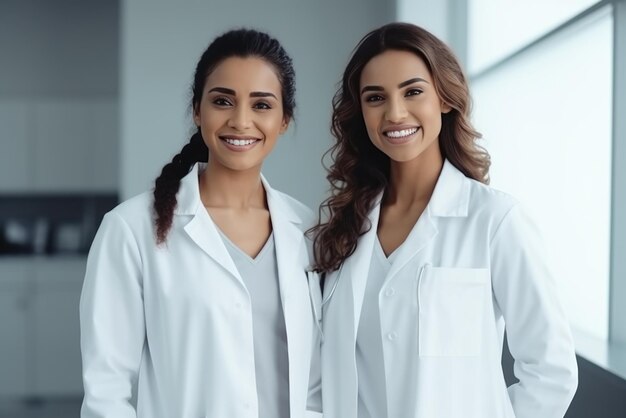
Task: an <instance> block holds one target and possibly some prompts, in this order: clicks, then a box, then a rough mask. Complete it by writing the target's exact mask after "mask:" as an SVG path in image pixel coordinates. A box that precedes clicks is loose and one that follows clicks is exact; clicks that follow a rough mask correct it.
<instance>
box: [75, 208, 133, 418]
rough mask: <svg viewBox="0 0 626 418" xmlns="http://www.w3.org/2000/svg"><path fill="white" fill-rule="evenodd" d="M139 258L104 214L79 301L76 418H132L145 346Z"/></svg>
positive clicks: (123, 231)
mask: <svg viewBox="0 0 626 418" xmlns="http://www.w3.org/2000/svg"><path fill="white" fill-rule="evenodd" d="M142 286H143V283H142V277H141V259H140V255H139V250H138V247H137V243H136V241H135V239H134V237H133V235H132V233H131V230H130V228H129V227H128V225H127V224H126V222H125V221H124V220H123V219H122V218H121V217H120V216H119V215H117V214H116V213H108V214H107V215H106V216H105V217H104V219H103V221H102V224H101V226H100V228H99V230H98V233H97V234H96V237H95V239H94V242H93V244H92V247H91V250H90V252H89V257H88V259H87V271H86V273H85V281H84V284H83V290H82V294H81V299H80V331H81V338H80V342H81V353H82V360H83V383H84V387H85V398H84V400H83V406H82V410H81V417H82V418H96V417H102V418H105V417H106V418H131V417H132V418H135V417H136V411H135V408H134V406H133V405H132V404H131V399H132V397H133V388H134V387H135V385H136V381H137V375H138V371H139V365H140V363H141V354H142V351H143V347H144V342H145V322H144V308H143V290H142Z"/></svg>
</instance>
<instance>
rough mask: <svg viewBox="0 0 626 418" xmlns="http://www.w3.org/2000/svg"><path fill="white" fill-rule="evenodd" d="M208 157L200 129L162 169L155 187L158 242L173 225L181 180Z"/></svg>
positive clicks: (164, 237) (160, 241)
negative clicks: (196, 164)
mask: <svg viewBox="0 0 626 418" xmlns="http://www.w3.org/2000/svg"><path fill="white" fill-rule="evenodd" d="M208 159H209V149H208V148H207V146H206V144H205V143H204V140H203V139H202V135H201V134H200V129H198V132H196V133H195V134H193V135H192V136H191V139H190V140H189V142H188V143H187V144H186V145H185V146H184V147H183V149H182V150H181V151H180V153H179V154H176V155H175V156H174V158H172V162H171V163H169V164H166V165H165V167H163V170H161V175H160V176H159V177H157V179H156V181H155V187H154V211H155V213H156V227H157V231H156V234H157V244H161V243H162V242H164V241H165V239H166V237H167V233H168V232H169V229H170V228H171V226H172V219H173V217H174V209H175V208H176V204H177V202H176V193H178V188H179V187H180V180H181V179H182V178H183V177H185V176H186V175H187V174H188V173H189V170H191V167H193V165H194V164H195V163H197V162H207V161H208Z"/></svg>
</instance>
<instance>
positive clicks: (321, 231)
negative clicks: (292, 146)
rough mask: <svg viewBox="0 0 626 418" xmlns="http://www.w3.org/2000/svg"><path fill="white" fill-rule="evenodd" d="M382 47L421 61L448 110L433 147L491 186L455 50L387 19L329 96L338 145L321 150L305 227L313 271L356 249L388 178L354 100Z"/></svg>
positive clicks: (362, 45) (332, 264)
mask: <svg viewBox="0 0 626 418" xmlns="http://www.w3.org/2000/svg"><path fill="white" fill-rule="evenodd" d="M387 50H401V51H409V52H413V53H414V54H416V55H417V56H418V57H420V58H421V59H422V60H423V61H424V63H425V64H426V66H427V67H428V69H429V71H430V74H431V76H432V78H433V82H434V87H435V90H436V91H437V94H438V95H439V97H440V98H441V99H442V101H444V102H445V103H447V104H448V105H449V106H450V107H451V108H452V110H451V111H450V112H448V113H446V114H442V126H441V132H440V134H439V145H440V149H441V153H442V155H443V157H444V158H445V159H447V160H448V161H450V162H451V163H452V164H453V165H454V166H455V167H456V168H458V169H459V170H460V171H461V172H462V173H463V174H464V175H465V176H467V177H469V178H472V179H475V180H478V181H480V182H483V183H485V184H487V183H489V166H490V157H489V154H488V153H487V151H486V150H485V149H484V148H482V147H480V146H479V145H478V144H477V143H476V141H477V140H478V139H479V138H480V137H481V135H480V133H478V132H477V131H476V130H474V128H473V127H472V124H471V123H470V119H469V115H470V110H471V98H470V94H469V88H468V85H467V80H466V77H465V75H464V73H463V70H462V69H461V66H460V65H459V62H458V60H457V58H456V57H455V55H454V53H453V52H452V51H451V50H450V48H448V46H447V45H446V44H444V43H443V42H442V41H441V40H439V39H438V38H437V37H435V36H434V35H432V34H431V33H429V32H428V31H426V30H424V29H422V28H420V27H418V26H415V25H412V24H408V23H391V24H387V25H385V26H382V27H380V28H378V29H375V30H373V31H371V32H370V33H368V34H367V35H365V37H364V38H363V39H362V40H361V41H360V42H359V44H358V45H357V46H356V48H355V50H354V51H353V53H352V57H351V58H350V61H349V62H348V66H347V67H346V70H345V71H344V73H343V79H342V84H341V87H340V88H339V90H338V91H337V93H336V94H335V96H334V98H333V115H332V126H331V132H332V134H333V136H334V137H335V140H336V142H335V143H334V145H333V146H332V147H331V148H330V149H329V150H328V152H327V153H326V154H325V157H328V156H329V155H330V157H331V160H332V164H331V165H330V167H329V168H328V174H327V176H326V178H327V179H328V181H329V182H330V191H331V195H330V197H329V198H328V199H326V200H325V201H324V202H323V203H322V204H321V206H320V223H319V224H318V225H316V226H315V227H313V228H311V229H310V230H309V234H311V235H313V237H314V251H315V265H314V269H315V270H316V271H318V272H329V271H334V270H337V269H338V268H339V267H340V266H341V264H342V263H343V262H344V260H345V259H346V258H348V257H349V256H350V255H352V254H353V253H354V251H355V250H356V246H357V242H358V239H359V237H360V236H362V235H363V234H365V233H366V232H367V231H369V230H370V229H371V228H372V225H371V223H370V222H369V220H368V214H369V212H370V211H371V209H372V207H373V206H374V204H375V199H376V198H377V196H378V195H379V194H380V192H381V191H383V189H384V188H385V187H386V186H387V184H388V182H389V167H390V162H389V157H387V156H386V155H385V154H384V153H382V152H381V151H380V150H378V149H377V148H376V147H375V146H374V145H373V144H372V142H371V141H370V139H369V137H368V135H367V130H366V127H365V122H364V120H363V115H362V112H361V104H360V97H359V83H360V79H361V73H362V72H363V68H364V67H365V65H366V64H367V63H368V62H369V61H370V60H371V59H372V58H374V57H375V56H377V55H379V54H381V53H383V52H385V51H387ZM324 218H326V219H327V221H323V219H324Z"/></svg>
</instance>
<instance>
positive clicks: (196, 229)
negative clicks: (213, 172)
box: [174, 163, 245, 287]
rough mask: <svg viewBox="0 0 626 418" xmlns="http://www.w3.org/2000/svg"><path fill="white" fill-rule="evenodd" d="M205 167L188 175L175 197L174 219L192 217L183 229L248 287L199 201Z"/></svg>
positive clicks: (197, 166)
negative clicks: (201, 172) (201, 179)
mask: <svg viewBox="0 0 626 418" xmlns="http://www.w3.org/2000/svg"><path fill="white" fill-rule="evenodd" d="M202 166H203V164H201V163H198V164H196V165H195V166H194V167H193V168H192V169H191V171H190V172H189V174H187V175H186V176H185V177H184V178H183V179H182V180H181V184H180V189H179V191H178V194H177V196H176V198H177V199H176V200H177V206H176V209H175V210H174V214H175V215H180V216H186V215H190V216H191V217H192V218H191V220H190V221H189V222H188V223H187V224H186V225H185V226H184V230H185V232H186V233H187V235H189V237H190V238H191V239H192V241H193V242H195V243H196V244H197V245H198V247H200V248H201V249H202V250H203V251H204V252H205V253H206V254H207V255H208V256H209V257H211V258H212V259H213V260H215V262H216V263H217V264H219V265H220V266H221V267H222V268H223V269H224V270H226V271H227V272H228V273H230V275H232V276H233V277H234V278H235V279H237V280H238V281H239V282H240V283H241V285H242V286H244V287H245V285H244V283H243V280H242V278H241V276H240V275H239V271H238V270H237V267H236V266H235V263H234V262H233V259H232V258H231V257H230V254H229V253H228V249H227V248H226V246H225V245H224V241H223V240H222V237H221V236H220V234H219V232H218V230H217V226H216V225H215V223H214V222H213V220H212V219H211V217H210V216H209V213H208V212H207V210H206V208H205V207H204V205H203V204H202V200H201V199H200V188H199V184H198V172H199V170H200V169H202V168H203V167H202Z"/></svg>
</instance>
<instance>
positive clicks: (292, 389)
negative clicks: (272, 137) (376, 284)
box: [80, 164, 321, 418]
mask: <svg viewBox="0 0 626 418" xmlns="http://www.w3.org/2000/svg"><path fill="white" fill-rule="evenodd" d="M198 172H199V168H198V164H197V165H196V166H195V167H194V168H193V170H192V171H191V172H190V173H189V174H188V175H187V176H186V177H185V178H183V180H182V181H181V186H180V190H179V192H178V195H177V200H178V205H177V208H176V210H175V212H174V220H173V225H172V229H171V230H170V232H169V235H168V238H167V243H166V245H164V246H162V247H157V246H156V244H155V233H154V228H153V218H152V215H151V213H152V211H151V205H152V194H151V193H150V192H147V193H144V194H141V195H139V196H137V197H135V198H132V199H130V200H128V201H126V202H124V203H122V204H121V205H119V206H118V207H117V208H115V209H114V210H112V211H111V212H109V213H108V214H107V215H106V216H105V217H104V219H103V221H102V224H101V226H100V229H99V230H98V233H97V235H96V238H95V240H94V243H93V245H92V248H91V251H90V253H89V258H88V262H87V271H86V275H85V282H84V285H83V291H82V296H81V301H80V317H81V318H80V319H81V321H80V322H81V350H82V356H83V381H84V387H85V398H84V401H83V407H82V411H81V416H82V417H83V418H92V417H93V418H95V417H107V418H127V417H128V418H130V417H133V418H134V417H145V418H173V417H176V418H188V417H189V418H199V417H210V418H234V417H236V418H244V417H250V418H257V417H258V410H257V406H258V400H257V393H256V380H255V366H254V361H255V360H254V347H253V333H252V326H253V318H252V311H251V304H250V296H249V293H248V291H247V290H246V287H245V285H244V282H243V280H242V278H241V277H240V275H239V273H238V272H237V269H236V267H235V265H234V263H233V261H232V259H231V257H230V256H229V253H228V250H227V249H226V247H225V246H224V244H223V241H222V238H221V237H220V235H219V232H218V230H217V229H216V226H215V224H214V223H213V222H212V220H211V218H210V216H209V215H208V213H207V211H206V209H205V208H204V206H203V205H202V202H201V200H200V194H199V187H198ZM263 185H264V187H265V191H266V194H267V200H268V205H269V210H270V216H271V221H272V227H273V231H274V238H275V245H276V256H277V262H278V273H279V288H280V296H281V300H282V304H283V311H284V317H285V325H286V331H287V342H288V352H289V353H288V358H289V401H290V413H291V417H294V418H295V417H297V418H300V417H305V416H321V415H318V414H315V413H305V410H306V409H307V397H308V395H309V394H310V395H311V396H310V398H309V407H310V409H312V410H317V411H319V410H320V409H321V404H320V399H319V360H316V361H314V362H313V363H314V364H313V368H312V369H311V359H312V358H313V359H314V360H315V356H316V355H317V356H319V351H318V352H317V353H316V351H315V350H316V349H318V347H319V342H318V335H319V333H318V330H317V325H316V324H315V323H314V315H313V309H312V308H313V307H312V304H311V301H312V300H315V301H316V305H317V304H318V303H317V301H320V302H321V292H320V291H319V286H318V284H315V283H311V284H309V283H308V279H307V274H306V269H307V267H308V266H309V264H310V245H308V243H307V241H306V239H305V237H304V236H303V231H304V230H306V228H308V227H309V226H310V224H311V221H312V219H313V218H312V214H311V212H310V210H308V208H306V207H305V206H303V205H302V204H300V203H299V202H297V201H296V200H294V199H292V198H290V197H288V196H286V195H284V194H282V193H280V192H277V191H275V190H273V189H272V188H271V187H270V186H269V185H268V184H267V182H266V181H265V179H263ZM312 277H313V276H312ZM310 289H311V290H312V291H313V292H314V294H313V295H310V294H309V290H310ZM315 292H317V293H318V294H315ZM318 309H319V308H318ZM310 370H312V372H311V375H310ZM310 382H311V384H310ZM309 388H310V390H309ZM315 392H318V393H317V396H316V394H315ZM134 398H136V399H134ZM135 402H136V403H137V405H136V409H135V407H134V406H133V404H134V403H135Z"/></svg>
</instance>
